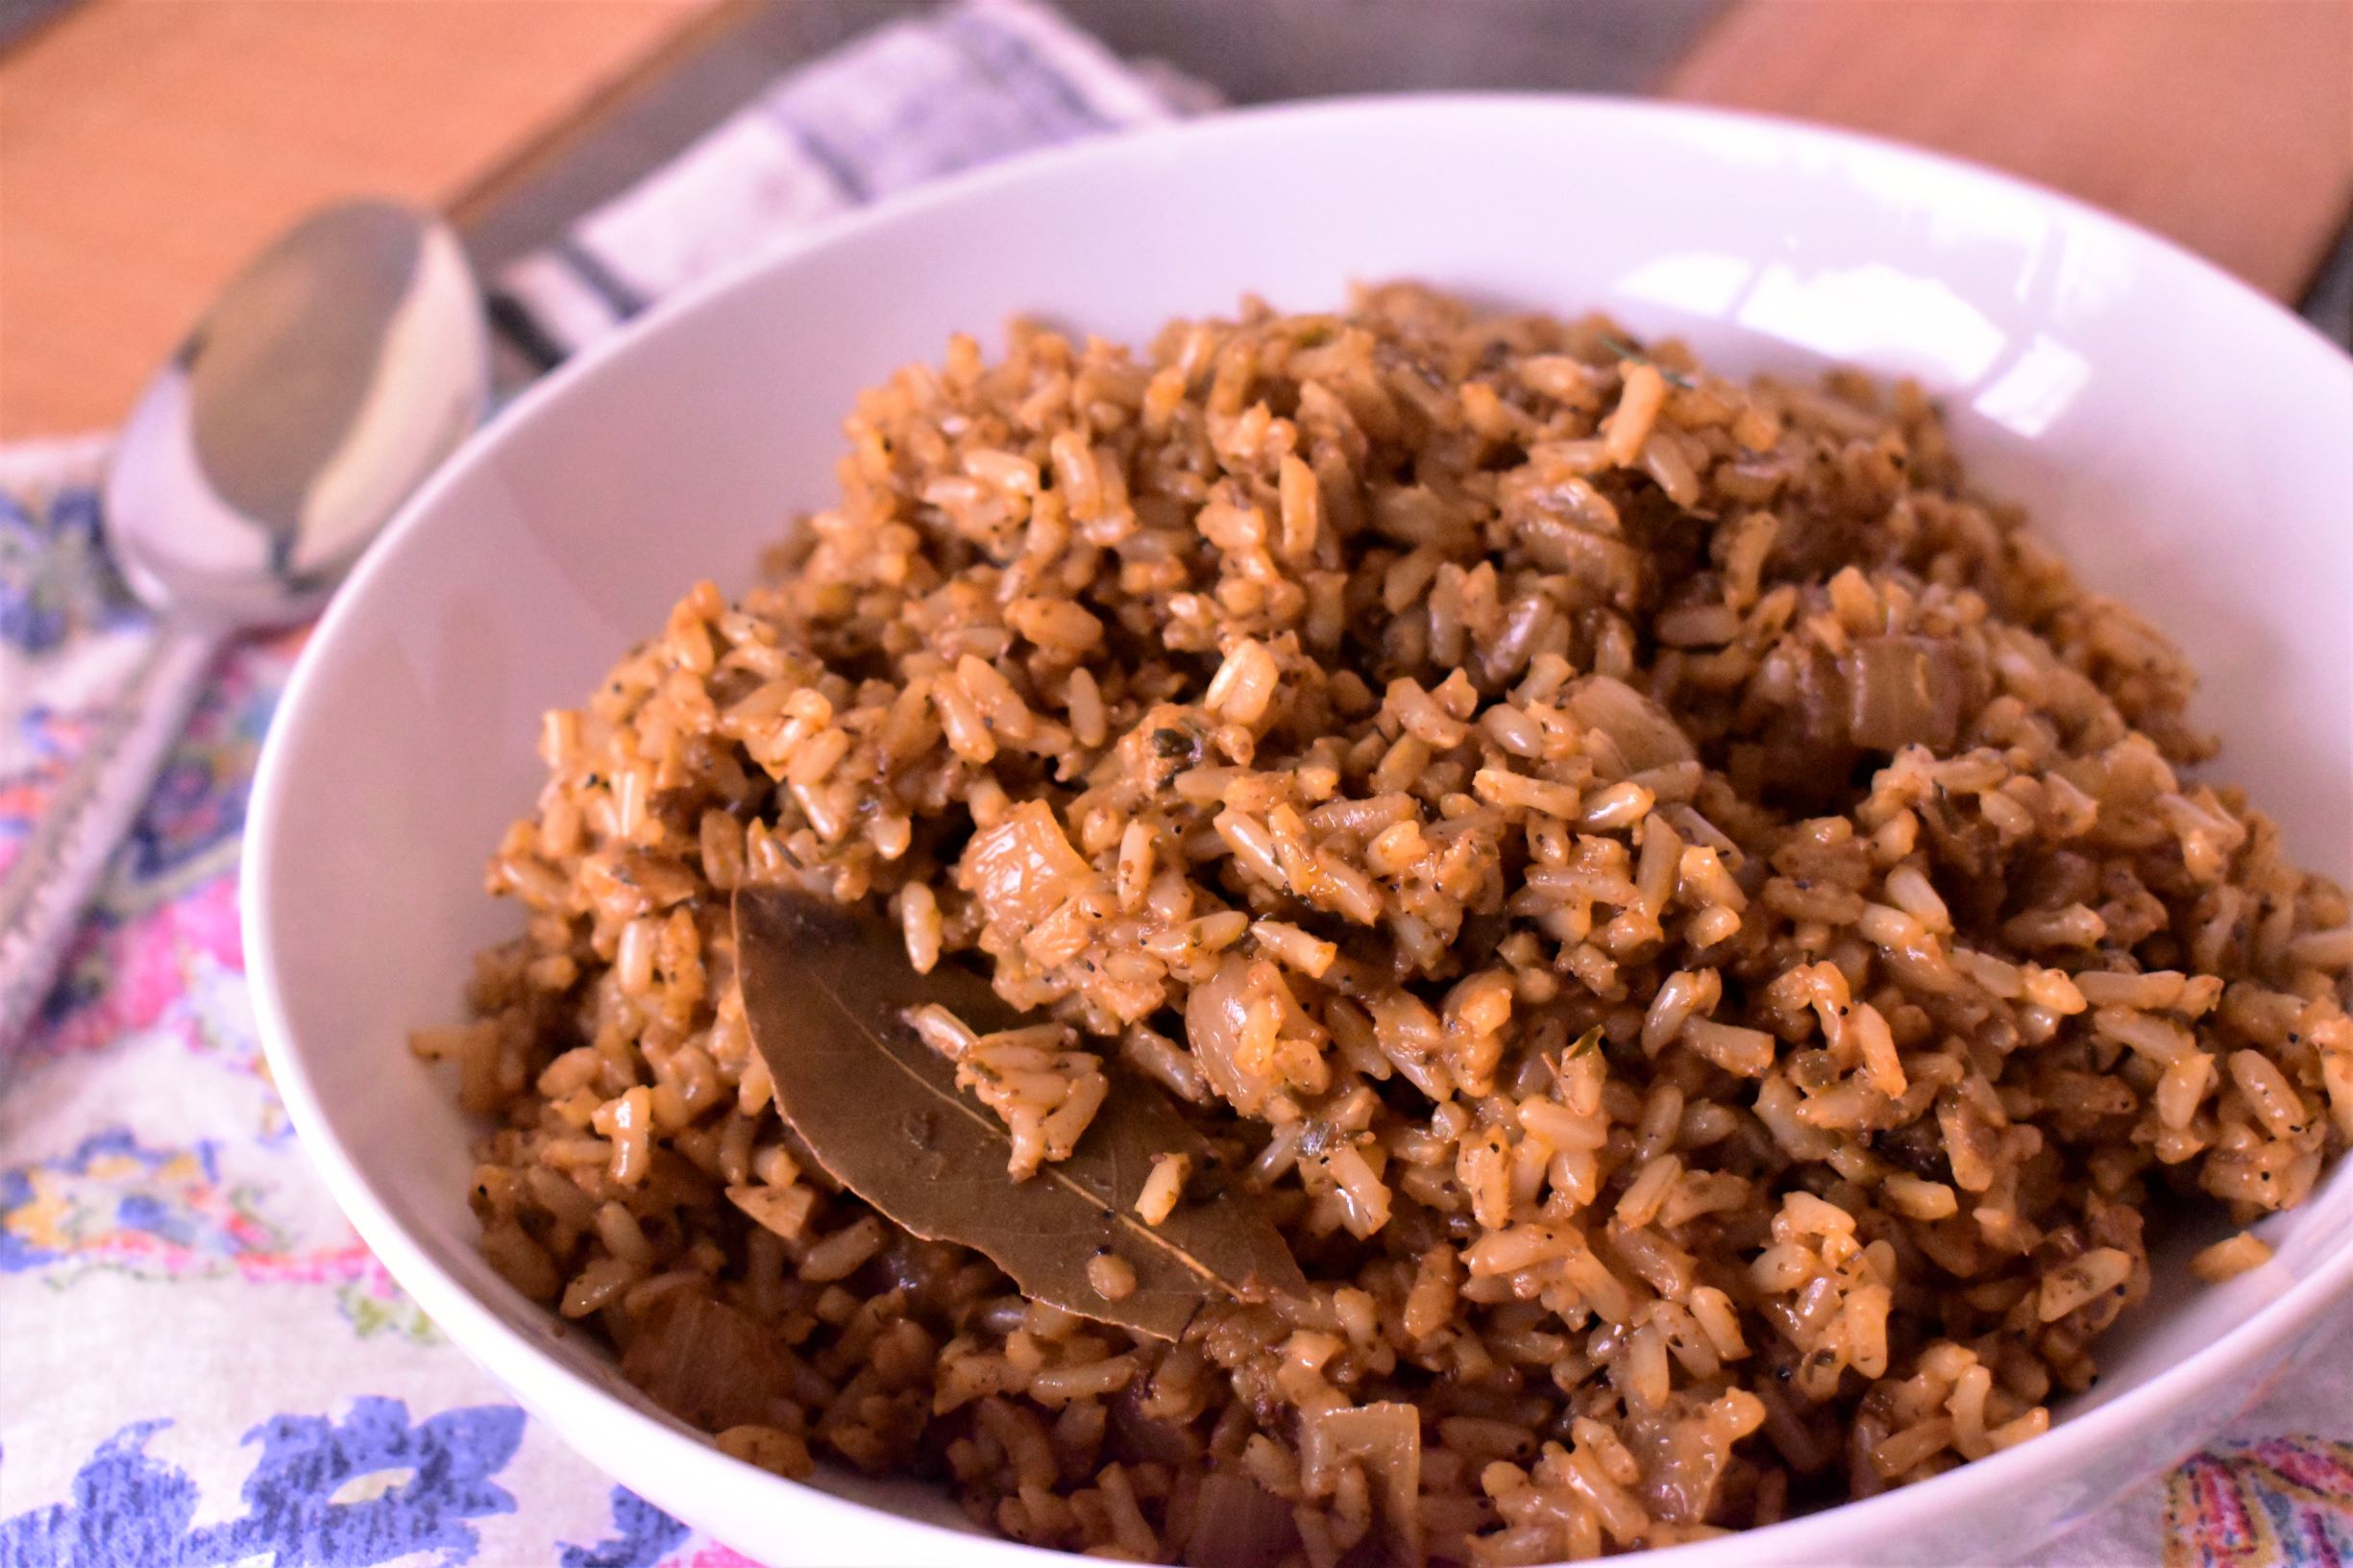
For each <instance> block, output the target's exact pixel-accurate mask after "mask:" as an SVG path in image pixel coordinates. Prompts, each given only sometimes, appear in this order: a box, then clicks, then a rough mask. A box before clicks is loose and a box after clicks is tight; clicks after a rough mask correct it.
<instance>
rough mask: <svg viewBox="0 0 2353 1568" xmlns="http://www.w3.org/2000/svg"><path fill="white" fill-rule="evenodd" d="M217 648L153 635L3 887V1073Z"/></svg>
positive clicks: (193, 636) (176, 632)
mask: <svg viewBox="0 0 2353 1568" xmlns="http://www.w3.org/2000/svg"><path fill="white" fill-rule="evenodd" d="M220 649H221V639H220V637H219V636H218V635H217V634H215V633H212V632H208V631H189V630H185V629H184V628H180V627H175V626H172V625H168V624H166V625H163V626H162V627H161V628H160V629H159V631H158V632H157V634H156V640H155V642H154V644H153V646H151V647H150V648H149V649H148V650H147V654H146V657H145V658H144V659H142V660H141V661H140V663H139V666H138V668H137V670H136V671H135V672H134V674H132V677H131V679H130V682H129V683H128V684H127V685H126V686H125V688H124V690H123V692H122V694H121V696H120V697H118V698H116V699H115V701H114V703H113V704H112V705H111V706H110V707H109V708H108V709H107V710H106V711H105V712H104V714H103V715H102V716H101V717H100V718H99V719H98V720H97V722H96V724H95V727H94V729H93V732H92V733H91V735H90V737H89V742H88V744H87V745H86V746H85V747H83V750H82V753H81V755H80V756H78V757H76V758H75V759H74V762H73V766H72V768H71V770H70V771H69V772H67V774H66V776H65V780H64V782H63V783H62V784H61V785H60V786H59V788H58V791H57V793H56V794H55V795H54V796H51V797H50V799H49V803H48V808H47V809H46V810H45V811H43V812H42V813H41V817H40V821H39V825H38V826H37V827H36V828H35V829H34V831H33V837H32V838H31V839H30V840H28V841H27V842H26V844H25V846H24V849H23V851H22V853H20V854H19V855H18V856H17V857H16V863H15V864H14V865H13V866H12V867H10V868H9V871H8V875H7V877H6V878H5V879H4V880H0V1066H5V1065H6V1063H7V1060H8V1058H9V1057H11V1056H12V1055H13V1054H14V1052H15V1049H16V1047H17V1046H18V1045H20V1044H22V1043H23V1042H24V1041H25V1040H26V1039H27V1038H29V1036H30V1035H31V1032H32V1024H33V1020H34V1018H35V1017H36V1016H37V1014H38V1012H39V1010H40V1005H41V1003H42V1002H43V1001H44V1000H45V999H46V998H47V997H48V994H49V992H50V989H51V987H52V986H53V985H54V984H55V983H56V979H57V968H58V962H59V960H60V959H61V958H62V957H63V956H64V952H65V944H66V943H67V942H68V941H70V940H71V939H72V937H73V934H74V932H75V931H76V929H78V928H79V926H80V925H81V920H82V912H83V910H84V909H85V908H86V907H87V905H88V903H89V901H90V896H91V894H94V893H95V892H96V891H97V889H98V882H99V878H100V877H101V876H103V875H104V874H105V872H106V869H107V865H108V862H110V860H112V858H113V855H114V848H115V846H116V845H119V844H121V843H122V841H123V836H124V835H125V834H127V833H129V832H130V831H131V824H132V823H133V822H134V821H136V820H137V817H138V813H139V808H140V807H141V806H142V805H144V804H145V803H146V801H147V796H148V794H149V792H150V791H151V790H152V789H153V787H154V785H155V781H156V774H157V772H159V771H160V770H161V768H162V766H163V758H164V754H165V753H166V752H168V751H169V750H170V749H171V746H172V743H173V742H174V741H175V740H177V739H179V737H180V732H181V728H182V726H183V725H184V723H186V721H187V716H188V709H189V708H190V707H192V706H193V705H194V703H195V700H196V693H197V690H198V688H199V687H201V686H202V685H203V683H204V677H205V674H206V672H207V671H208V670H210V669H211V668H212V661H213V657H214V655H216V654H217V653H219V651H220Z"/></svg>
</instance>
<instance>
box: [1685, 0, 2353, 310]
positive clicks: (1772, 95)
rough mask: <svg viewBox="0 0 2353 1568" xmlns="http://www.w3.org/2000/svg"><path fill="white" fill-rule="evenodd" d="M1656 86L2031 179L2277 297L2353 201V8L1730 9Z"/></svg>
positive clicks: (2037, 4)
mask: <svg viewBox="0 0 2353 1568" xmlns="http://www.w3.org/2000/svg"><path fill="white" fill-rule="evenodd" d="M1663 90H1664V91H1665V93H1666V94H1667V95H1668V96H1670V97H1675V98H1682V99H1686V100H1689V101H1692V102H1697V103H1706V104H1717V105H1723V106H1726V107H1729V108H1736V109H1756V110H1770V111H1774V112H1777V113H1783V114H1795V115H1800V116H1802V117H1804V118H1807V119H1814V120H1823V121H1826V122H1828V123H1830V124H1833V125H1843V126H1848V127H1851V128H1852V129H1855V130H1861V131H1871V132H1875V133H1877V134H1879V135H1888V136H1894V137H1897V138H1898V139H1900V140H1903V141H1909V142H1916V143H1918V144H1919V145H1921V146H1924V147H1933V148H1936V149H1938V150H1939V151H1942V152H1949V153H1955V154H1958V155H1960V156H1962V157H1964V158H1971V159H1976V160H1978V161H1980V162H1983V163H1990V164H1992V165H1994V166H1995V167H1997V168H2001V169H2007V170H2009V171H2011V172H2012V173H2015V174H2022V175H2024V176H2026V177H2027V178H2028V179H2032V180H2038V181H2041V182H2042V183H2044V184H2048V185H2054V186H2056V187H2057V188H2059V189H2061V190H2064V191H2067V192H2069V193H2071V194H2072V195H2076V196H2080V197H2082V198H2084V199H2085V200H2087V201H2090V202H2093V203H2096V204H2097V205H2098V206H2100V207H2104V208H2109V209H2111V210H2113V211H2116V212H2120V213H2122V214H2123V215H2124V216H2126V217H2128V218H2131V219H2132V220H2134V221H2135V222H2137V223H2141V224H2145V225H2146V226H2147V227H2149V228H2151V229H2154V230H2156V231H2157V232H2158V233H2162V234H2166V235H2168V236H2169V237H2171V238H2173V239H2176V240H2179V241H2180V242H2181V243H2182V244H2184V245H2187V246H2188V247H2190V248H2191V249H2192V250H2194V251H2196V252H2198V253H2199V254H2201V255H2203V256H2206V257H2210V258H2211V259H2213V260H2215V261H2218V262H2220V263H2221V264H2222V265H2223V266H2224V267H2226V268H2228V269H2229V270H2231V271H2232V272H2235V273H2237V274H2239V276H2241V277H2242V278H2244V279H2246V280H2247V281H2248V282H2251V283H2253V284H2255V286H2257V287H2258V288H2261V289H2263V290H2264V291H2265V292H2266V293H2267V294H2270V295H2271V296H2272V297H2274V298H2276V299H2280V300H2293V299H2295V298H2296V297H2298V296H2299V295H2300V294H2301V293H2302V292H2303V290H2304V288H2305V287H2306V285H2307V284H2308V283H2310V282H2311V281H2312V278H2313V274H2314V271H2315V269H2316V267H2317V266H2318V265H2319V264H2320V262H2321V261H2322V259H2323V258H2324V257H2326V256H2327V254H2328V249H2329V246H2330V243H2331V242H2332V241H2333V240H2334V239H2335V238H2336V237H2337V235H2338V233H2340V232H2341V230H2342V228H2343V226H2344V223H2345V219H2346V214H2347V209H2348V207H2349V206H2353V0H1736V3H1735V4H1734V5H1733V6H1732V7H1731V8H1730V9H1729V10H1728V11H1727V12H1725V13H1724V15H1723V16H1722V17H1721V18H1719V19H1718V20H1717V21H1716V23H1715V24H1714V25H1713V26H1712V27H1711V28H1710V29H1709V30H1708V31H1707V32H1706V33H1705V34H1704V35H1703V37H1701V39H1700V40H1699V42H1698V43H1697V44H1696V45H1695V46H1694V47H1693V49H1692V51H1691V53H1690V54H1688V55H1687V56H1685V58H1684V59H1683V60H1682V61H1681V62H1680V63H1679V64H1678V65H1677V66H1676V67H1675V68H1674V69H1673V70H1672V71H1670V72H1669V73H1668V76H1667V79H1666V82H1665V83H1664V86H1663Z"/></svg>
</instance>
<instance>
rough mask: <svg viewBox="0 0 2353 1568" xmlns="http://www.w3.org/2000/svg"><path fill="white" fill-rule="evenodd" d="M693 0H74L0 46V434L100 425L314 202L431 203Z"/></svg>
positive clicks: (691, 17) (573, 102) (519, 146)
mask: <svg viewBox="0 0 2353 1568" xmlns="http://www.w3.org/2000/svg"><path fill="white" fill-rule="evenodd" d="M711 10H712V0H85V3H84V4H83V5H81V6H80V7H78V8H77V9H75V10H73V11H71V12H66V13H65V14H63V15H61V16H60V17H58V18H57V19H56V20H54V21H52V22H50V23H48V24H47V25H46V26H44V27H42V28H40V29H39V30H38V31H37V32H36V33H34V34H33V35H32V36H31V37H27V38H26V39H25V40H24V41H23V42H22V43H20V44H19V45H17V46H16V47H15V48H14V49H13V50H12V51H11V52H10V53H9V54H8V55H7V56H5V57H0V438H7V437H13V436H22V435H29V434H36V433H41V434H56V433H63V432H67V431H73V430H80V429H97V428H101V427H104V426H107V425H110V424H112V423H114V422H115V421H117V420H119V419H120V418H121V417H122V415H123V413H124V412H125V410H126V409H127V408H128V406H129V404H130V402H131V400H132V399H133V398H134V397H135V395H136V393H137V390H138V388H139V387H140V386H141V385H142V384H143V383H144V382H145V380H146V378H147V377H148V376H149V375H150V374H151V373H152V372H153V371H154V369H155V367H156V366H157V365H158V364H159V363H160V362H161V360H162V358H163V356H164V355H166V354H167V353H168V352H169V351H170V349H171V347H172V346H173V345H174V344H175V343H176V342H177V341H178V340H179V337H180V334H181V333H182V332H183V331H185V330H186V328H187V326H188V324H189V322H190V321H191V320H192V319H193V318H194V316H195V315H196V314H197V313H198V312H200V311H201V310H202V309H203V308H204V306H205V305H206V303H207V302H208V300H209V299H210V298H211V297H212V294H213V293H214V291H215V290H216V289H217V288H218V287H219V286H220V284H221V283H222V282H224V281H226V279H227V278H228V277H229V276H230V275H231V274H233V272H234V271H235V270H236V268H237V267H238V266H239V265H241V264H242V263H243V262H244V261H245V260H246V258H247V257H250V256H251V255H252V254H253V253H254V252H255V251H256V250H257V249H258V248H259V247H260V246H261V245H263V244H264V243H266V242H267V241H268V240H269V239H270V237H271V236H273V235H274V234H276V233H278V232H279V231H280V230H282V229H283V228H284V227H285V226H286V225H287V224H289V223H291V222H292V221H293V220H294V219H295V218H296V217H298V216H300V215H301V213H302V212H303V211H305V210H306V208H310V207H313V206H315V205H317V204H318V203H320V202H324V201H327V200H330V199H331V198H333V197H336V196H343V195H355V194H377V195H389V196H396V197H401V198H403V199H405V200H407V201H411V202H415V203H419V204H422V205H426V206H433V207H440V206H446V205H449V204H451V203H453V202H454V201H456V200H457V199H459V198H460V197H462V196H463V195H464V194H465V193H466V192H467V191H468V190H469V189H470V188H471V187H473V186H474V185H475V184H477V183H478V182H479V181H480V180H482V179H483V178H484V177H485V175H486V174H487V173H488V172H490V171H491V170H493V169H495V168H497V167H499V166H500V165H502V164H503V163H505V162H507V161H509V160H511V159H514V158H516V157H518V156H521V155H522V154H524V153H525V152H526V151H527V149H528V148H530V147H531V146H532V145H533V144H534V143H535V142H536V141H538V140H539V139H540V138H542V137H544V136H545V135H548V134H550V132H551V131H552V130H554V129H557V128H560V127H561V126H563V125H565V124H566V123H568V122H569V121H571V120H572V119H573V118H574V117H575V116H576V114H577V113H578V112H579V110H581V109H582V108H583V107H584V106H585V105H587V104H589V103H591V102H592V101H594V100H595V99H597V98H598V97H599V96H600V95H601V94H603V93H606V92H608V91H610V90H611V89H612V88H613V87H614V86H616V84H618V83H619V82H621V81H623V80H624V79H625V78H626V77H627V75H628V74H629V73H630V72H631V71H633V70H635V69H637V68H638V67H639V66H640V65H642V64H643V63H644V62H645V61H648V60H649V59H650V58H652V57H654V56H656V55H657V54H658V53H659V52H660V51H661V50H662V48H663V47H664V46H665V45H666V44H667V43H669V42H671V41H672V40H674V39H675V38H677V37H680V36H681V35H682V34H683V33H685V32H687V31H688V30H690V29H692V28H694V27H695V26H696V25H697V24H698V23H699V21H700V20H701V19H702V18H703V17H704V16H705V15H706V14H708V13H709V12H711Z"/></svg>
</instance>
